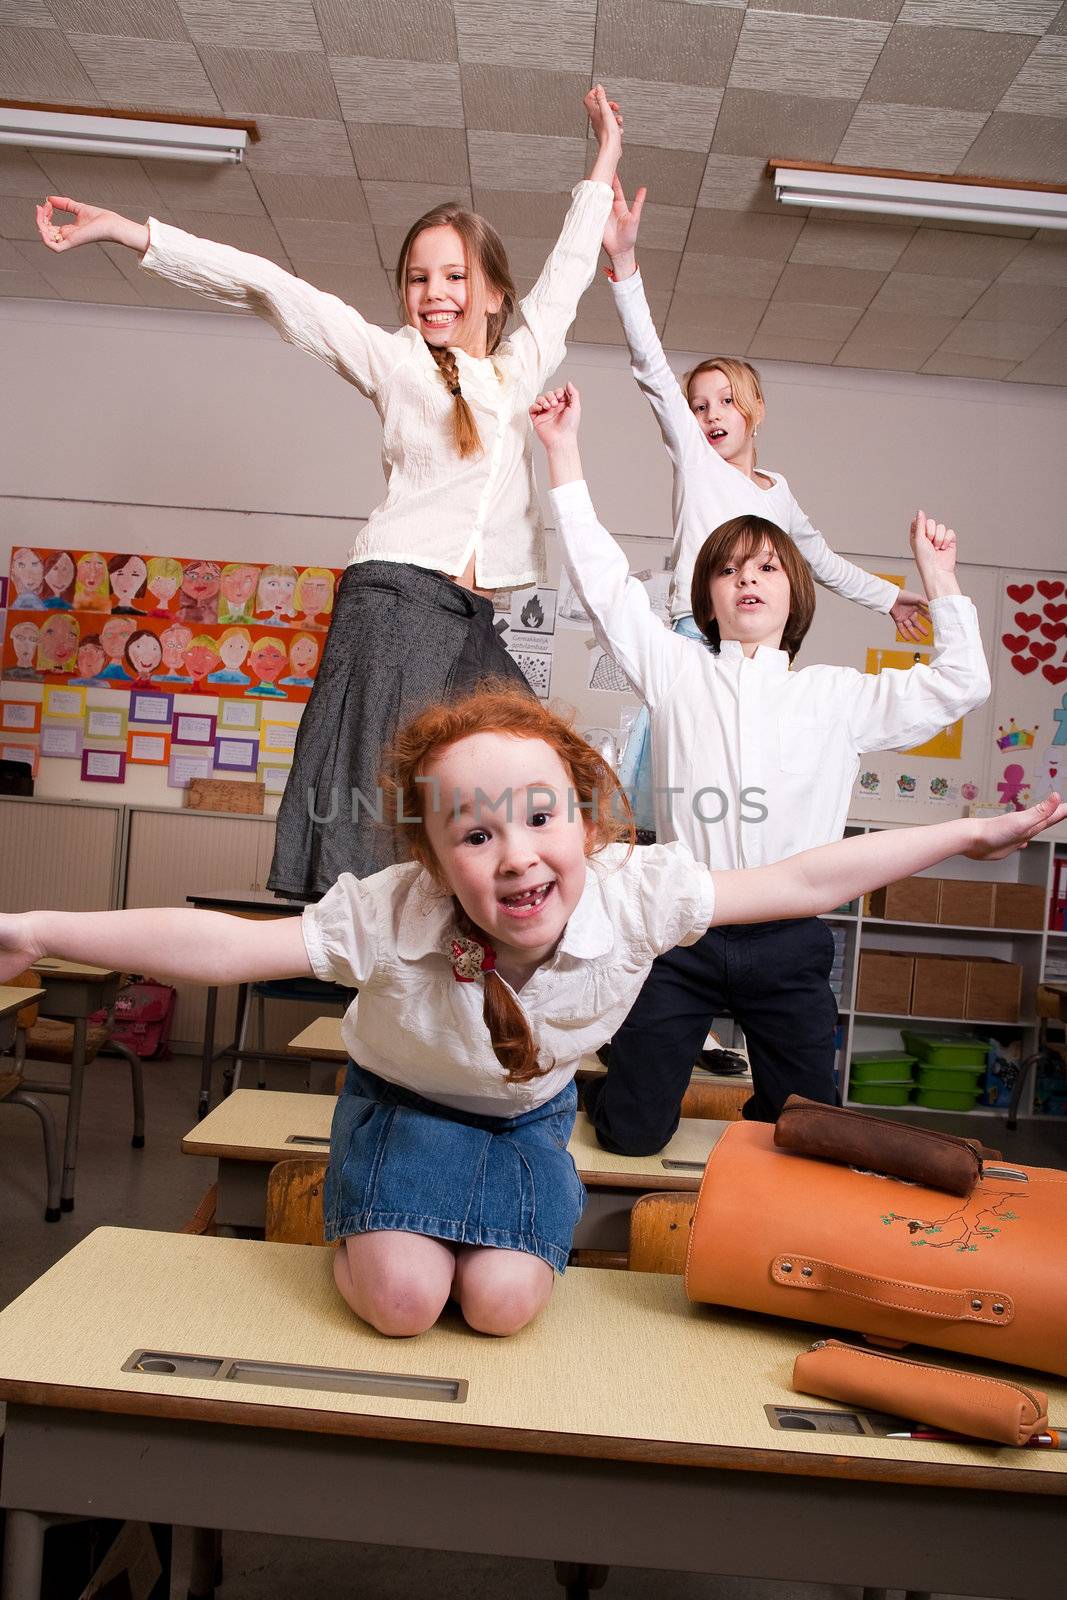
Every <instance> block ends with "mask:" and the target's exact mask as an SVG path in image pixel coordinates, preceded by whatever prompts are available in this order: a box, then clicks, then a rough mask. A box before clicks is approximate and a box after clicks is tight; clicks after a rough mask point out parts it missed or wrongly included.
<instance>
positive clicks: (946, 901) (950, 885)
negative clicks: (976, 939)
mask: <svg viewBox="0 0 1067 1600" xmlns="http://www.w3.org/2000/svg"><path fill="white" fill-rule="evenodd" d="M996 887H997V885H996V884H995V883H994V882H993V880H992V879H991V878H942V880H941V903H940V908H939V911H938V917H937V920H938V922H954V923H957V924H959V925H960V926H961V927H964V928H991V927H992V926H993V891H994V889H996Z"/></svg>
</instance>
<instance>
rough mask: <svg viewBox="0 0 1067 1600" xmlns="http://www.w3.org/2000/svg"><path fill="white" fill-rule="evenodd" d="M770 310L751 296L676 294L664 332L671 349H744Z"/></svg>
mask: <svg viewBox="0 0 1067 1600" xmlns="http://www.w3.org/2000/svg"><path fill="white" fill-rule="evenodd" d="M766 309H767V302H766V300H764V299H762V298H756V297H753V296H751V295H740V294H739V295H733V294H723V295H716V296H715V298H714V299H709V298H708V296H707V295H688V294H679V293H678V291H677V290H675V292H674V298H673V299H672V300H671V308H670V311H669V313H668V316H667V322H666V325H665V327H664V332H663V342H664V344H665V345H666V346H667V347H668V349H675V350H679V349H681V350H692V349H699V348H703V349H705V350H731V349H732V350H738V349H744V347H745V345H746V344H747V343H748V341H749V340H750V339H751V337H752V335H753V334H754V333H755V331H756V329H757V328H758V327H759V323H760V318H761V317H762V316H763V313H764V312H765V311H766Z"/></svg>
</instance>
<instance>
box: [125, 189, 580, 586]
mask: <svg viewBox="0 0 1067 1600" xmlns="http://www.w3.org/2000/svg"><path fill="white" fill-rule="evenodd" d="M611 198H612V195H611V188H610V187H609V185H608V184H606V183H593V182H591V181H589V180H588V179H586V180H584V181H583V182H582V183H579V184H578V185H577V187H576V188H575V190H574V199H573V202H572V204H571V208H570V210H569V211H568V213H567V216H566V218H565V220H564V223H563V229H562V232H561V233H560V236H559V239H558V241H557V243H556V246H555V248H554V249H553V251H552V254H551V255H550V256H549V258H548V261H547V262H546V263H545V266H544V268H543V270H542V272H541V276H540V277H539V278H538V280H537V282H536V284H535V285H534V287H533V288H532V289H531V291H530V293H529V294H528V295H527V296H526V298H525V299H524V300H522V301H521V302H520V305H519V310H520V313H521V316H522V326H520V327H518V328H517V329H516V330H515V332H514V333H512V334H511V335H510V336H509V337H508V338H507V339H505V340H504V341H503V342H502V344H500V345H499V346H498V347H497V349H496V351H495V352H494V353H493V355H492V356H491V357H485V358H483V359H481V360H479V359H477V358H476V357H474V356H470V355H468V354H467V353H466V351H464V350H457V351H456V358H457V361H458V363H459V375H460V384H461V387H462V389H463V394H464V397H465V398H466V400H467V402H468V404H469V405H470V407H471V410H472V411H473V412H474V416H475V419H476V421H477V424H478V432H479V434H480V435H481V439H482V444H483V446H484V450H483V451H482V453H481V454H480V455H477V456H468V457H466V458H465V459H464V458H461V457H460V456H459V455H458V454H457V452H456V447H455V444H454V442H453V433H452V418H453V414H454V411H455V402H454V401H453V399H452V396H451V395H450V394H449V392H448V390H447V388H446V387H445V384H444V380H443V378H442V377H441V373H440V371H439V369H438V367H437V365H436V364H435V362H434V359H433V357H432V356H431V355H430V352H429V350H428V348H427V346H426V342H425V340H424V339H423V337H422V335H421V334H420V333H419V331H418V329H416V328H412V327H403V328H400V329H399V330H398V331H397V332H395V333H387V332H386V330H385V329H384V328H379V327H376V326H375V325H374V324H373V323H371V322H367V321H366V320H365V319H364V318H363V317H361V316H360V314H359V312H358V311H356V310H354V309H353V307H352V306H348V305H345V303H344V301H343V300H339V299H338V298H337V297H336V295H332V294H325V293H324V292H323V291H322V290H321V289H316V288H313V287H312V285H311V284H310V283H305V282H304V281H303V279H301V278H294V277H293V275H292V274H291V273H289V272H286V271H285V270H284V269H283V268H281V267H279V266H276V265H275V264H274V262H272V261H264V260H262V259H261V258H260V257H259V256H253V255H247V254H245V253H244V252H243V251H241V250H234V249H232V248H231V247H230V246H229V245H222V244H213V243H212V242H211V241H210V240H207V239H198V238H195V237H194V236H193V235H192V234H188V233H183V232H182V230H181V229H180V228H172V227H170V226H168V225H167V224H166V223H162V222H158V221H157V220H156V219H155V218H154V217H151V218H149V223H148V229H149V245H148V249H147V251H146V252H145V254H144V256H143V258H142V261H141V265H142V266H143V267H144V268H145V269H146V270H147V271H149V272H154V273H156V274H157V275H158V276H159V277H162V278H166V279H167V280H168V281H169V282H170V283H176V284H180V285H181V286H182V287H183V288H186V289H193V290H195V291H196V292H197V293H199V294H203V295H206V296H207V297H208V298H209V299H211V300H217V301H219V302H221V303H222V304H223V305H227V306H233V307H234V308H236V309H239V310H246V311H254V312H255V313H256V314H257V315H258V316H261V317H263V318H264V319H265V320H266V321H267V322H269V323H270V324H271V326H272V327H273V328H274V329H275V330H276V331H277V332H278V333H280V334H281V336H282V338H283V339H285V340H287V341H288V342H289V343H290V344H294V345H296V346H298V348H299V349H301V350H305V351H307V353H308V354H309V355H313V356H317V357H318V358H319V360H320V361H324V362H325V363H326V365H327V366H329V367H332V368H333V370H334V371H335V372H336V373H338V374H339V376H340V377H342V378H345V379H347V381H348V382H349V383H352V384H354V385H355V387H356V388H357V389H358V390H359V391H360V393H361V394H364V395H366V396H367V398H368V399H369V400H370V401H371V402H372V403H373V405H374V407H375V409H376V411H377V412H378V415H379V416H380V417H381V419H382V449H383V461H384V466H385V473H386V477H387V479H388V490H387V493H386V497H385V499H384V500H383V501H382V503H381V505H379V506H376V507H375V509H374V510H373V511H372V512H371V514H370V517H369V518H368V520H367V522H366V524H365V526H364V527H362V528H361V529H360V530H359V532H358V533H357V535H356V540H355V543H354V544H353V546H352V549H351V551H350V552H349V557H348V559H349V562H354V561H407V562H411V563H413V564H414V565H415V566H420V567H429V568H431V569H433V570H435V571H441V572H447V573H450V574H453V575H456V574H458V573H461V572H463V571H464V570H465V569H466V567H467V564H468V562H469V561H470V558H471V556H472V555H473V556H474V558H475V582H476V583H477V584H478V586H479V587H480V588H484V589H504V588H514V587H521V586H523V585H525V584H529V583H537V582H540V581H541V580H542V578H543V574H544V529H543V525H542V521H541V510H540V505H539V503H538V499H537V491H536V488H535V485H534V476H533V462H532V452H531V440H532V430H531V427H530V420H529V416H528V410H529V407H530V405H531V404H532V402H533V400H534V399H535V397H536V396H537V394H538V393H539V392H540V390H541V389H543V388H544V386H545V384H546V383H547V381H548V378H549V376H550V374H551V373H552V372H553V371H554V370H555V368H556V367H558V366H559V364H560V362H561V361H562V360H563V357H564V355H565V353H566V346H565V343H564V341H565V337H566V333H567V329H568V328H569V327H570V325H571V323H572V322H573V320H574V314H575V311H576V310H577V307H578V301H579V300H580V299H581V297H582V294H583V293H584V291H585V290H586V288H588V286H589V282H590V280H591V279H592V276H593V273H594V271H595V270H596V261H597V256H598V254H599V252H600V241H601V237H602V235H603V232H604V224H605V223H606V221H607V219H608V214H609V212H610V211H611Z"/></svg>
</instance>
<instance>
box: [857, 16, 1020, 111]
mask: <svg viewBox="0 0 1067 1600" xmlns="http://www.w3.org/2000/svg"><path fill="white" fill-rule="evenodd" d="M1033 48H1034V41H1033V38H1032V37H1031V36H1030V35H1029V34H1017V33H999V34H998V33H977V32H976V31H975V30H974V29H971V28H917V27H901V26H898V27H896V28H894V29H893V31H892V33H891V34H890V35H889V38H888V39H887V40H886V43H885V49H884V50H883V51H882V54H881V55H880V56H879V58H878V65H877V66H876V67H875V69H874V71H873V72H872V74H871V77H870V81H869V83H868V84H867V87H866V89H865V90H864V94H863V98H864V100H869V101H887V100H888V101H892V102H895V103H896V104H899V105H909V106H951V107H953V108H954V109H955V110H957V111H992V110H993V109H994V107H995V106H996V104H997V102H998V101H999V100H1000V97H1001V95H1002V94H1003V93H1004V91H1005V89H1007V88H1008V86H1009V84H1010V83H1011V82H1012V80H1013V79H1014V78H1015V76H1016V74H1017V72H1018V71H1019V68H1020V67H1021V66H1022V64H1023V62H1024V61H1025V60H1026V58H1027V56H1029V54H1030V52H1031V51H1032V50H1033ZM1038 48H1040V46H1039V47H1038ZM1014 109H1015V110H1019V111H1027V110H1029V109H1030V107H1029V106H1017V107H1015V108H1014Z"/></svg>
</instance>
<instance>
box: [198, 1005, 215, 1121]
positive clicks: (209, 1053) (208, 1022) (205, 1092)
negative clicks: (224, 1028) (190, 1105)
mask: <svg viewBox="0 0 1067 1600" xmlns="http://www.w3.org/2000/svg"><path fill="white" fill-rule="evenodd" d="M218 1003H219V991H218V989H217V988H216V986H215V985H214V984H211V985H210V987H209V988H208V992H207V1010H206V1011H205V1012H204V1054H203V1056H202V1057H201V1059H200V1098H199V1100H198V1102H197V1109H196V1120H197V1122H201V1121H202V1120H203V1119H204V1117H206V1116H207V1114H208V1111H209V1110H210V1109H211V1067H212V1063H213V1061H214V1059H215V1009H216V1007H217V1006H218Z"/></svg>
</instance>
